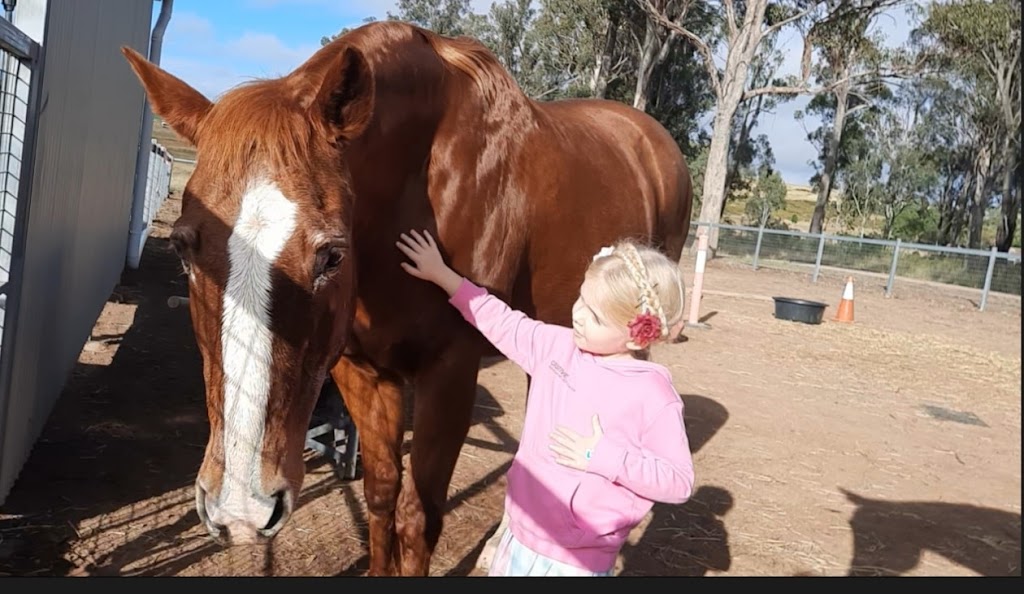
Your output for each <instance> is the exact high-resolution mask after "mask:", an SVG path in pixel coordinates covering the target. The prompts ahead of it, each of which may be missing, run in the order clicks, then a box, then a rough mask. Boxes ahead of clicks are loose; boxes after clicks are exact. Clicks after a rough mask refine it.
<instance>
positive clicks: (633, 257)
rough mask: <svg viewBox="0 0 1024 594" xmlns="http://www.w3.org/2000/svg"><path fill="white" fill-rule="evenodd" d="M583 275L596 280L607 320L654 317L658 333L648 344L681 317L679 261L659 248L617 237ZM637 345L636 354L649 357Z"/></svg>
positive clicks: (620, 322) (599, 304)
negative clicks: (616, 240) (641, 316)
mask: <svg viewBox="0 0 1024 594" xmlns="http://www.w3.org/2000/svg"><path fill="white" fill-rule="evenodd" d="M586 277H587V278H589V279H593V280H594V281H597V282H595V283H594V294H595V299H596V300H597V304H596V305H597V307H598V308H599V309H600V310H601V313H602V314H604V316H605V317H606V318H607V319H608V321H609V323H612V324H617V325H619V326H621V327H623V328H627V327H629V325H630V323H631V322H633V321H634V320H636V319H637V316H638V315H641V314H644V313H649V314H651V315H652V316H654V317H655V318H657V319H658V321H659V323H660V329H661V334H660V336H659V337H658V338H656V339H655V340H653V341H652V342H651V343H650V344H656V343H658V342H662V341H664V340H667V339H668V338H670V337H669V331H670V329H671V328H672V327H673V326H675V325H676V324H678V323H679V321H680V320H682V319H683V308H684V306H685V305H686V296H685V295H686V292H685V290H684V288H683V276H682V273H681V272H680V271H679V265H678V264H677V263H676V262H673V261H672V260H671V259H669V258H668V257H667V256H666V255H665V254H663V253H662V252H660V251H658V250H656V249H654V248H651V247H648V246H646V245H643V244H638V243H637V242H634V241H629V240H623V241H619V242H618V243H616V244H615V245H614V247H611V248H603V249H602V250H601V251H600V252H598V254H597V255H596V256H595V257H594V260H593V261H592V262H591V263H590V266H589V267H587V271H586ZM650 344H648V345H640V346H641V347H642V348H641V350H640V352H638V353H635V354H636V355H637V356H639V357H640V358H647V357H649V354H648V350H649V349H648V348H647V347H649V346H650Z"/></svg>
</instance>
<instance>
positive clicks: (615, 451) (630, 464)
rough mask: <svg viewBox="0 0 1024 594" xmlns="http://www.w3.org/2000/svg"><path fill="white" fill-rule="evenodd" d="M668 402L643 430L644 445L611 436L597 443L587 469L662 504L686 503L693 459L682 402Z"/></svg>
mask: <svg viewBox="0 0 1024 594" xmlns="http://www.w3.org/2000/svg"><path fill="white" fill-rule="evenodd" d="M676 400H677V401H676V402H673V403H671V404H668V405H666V406H665V407H664V408H662V409H661V410H660V411H658V412H657V414H655V415H654V420H653V422H651V424H650V425H649V426H648V427H647V429H645V430H644V433H643V445H642V446H641V448H633V447H627V446H624V445H622V444H620V443H618V442H616V441H613V440H612V439H610V438H608V436H607V435H606V436H604V437H602V438H601V440H600V441H599V442H598V443H597V447H596V448H595V449H594V452H593V456H592V458H591V460H590V465H589V466H588V468H587V472H590V473H594V474H598V475H600V476H603V477H604V478H606V479H608V480H610V481H612V482H615V483H618V484H620V485H622V486H623V487H626V488H627V489H629V490H630V491H633V492H634V493H636V494H637V495H639V496H641V497H644V498H645V499H650V500H651V501H660V502H662V503H685V502H686V501H687V500H688V499H689V498H690V495H691V493H692V492H693V479H694V473H693V460H692V458H691V456H690V443H689V439H688V438H687V435H686V427H685V425H684V424H683V403H682V401H680V400H678V397H676Z"/></svg>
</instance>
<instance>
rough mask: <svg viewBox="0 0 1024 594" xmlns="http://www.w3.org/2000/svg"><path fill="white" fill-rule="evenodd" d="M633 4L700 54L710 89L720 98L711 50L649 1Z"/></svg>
mask: <svg viewBox="0 0 1024 594" xmlns="http://www.w3.org/2000/svg"><path fill="white" fill-rule="evenodd" d="M635 2H636V3H637V5H639V6H640V8H642V9H643V10H644V12H646V13H647V14H648V15H649V16H650V17H651V18H653V19H654V21H655V22H657V23H658V24H659V25H661V26H662V27H665V28H666V29H668V30H669V31H674V32H676V33H678V34H679V35H680V36H682V37H684V38H686V39H687V40H688V41H689V42H690V43H691V44H692V45H693V47H695V48H696V49H697V51H698V52H700V54H701V56H703V57H704V68H705V69H706V70H707V71H708V77H709V78H710V79H711V88H712V90H714V92H715V96H716V97H721V96H722V82H721V79H720V78H719V75H718V66H716V65H715V58H714V56H713V55H712V54H711V48H710V47H708V44H706V43H704V40H703V39H701V38H700V37H698V36H696V35H694V34H693V33H692V32H691V31H690V30H689V29H687V28H686V27H683V26H682V25H681V24H678V23H675V22H673V21H671V20H669V19H668V18H667V17H665V15H664V14H662V13H661V11H659V10H658V9H657V8H655V7H654V5H653V4H651V0H635Z"/></svg>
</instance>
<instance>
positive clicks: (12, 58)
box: [0, 46, 32, 348]
mask: <svg viewBox="0 0 1024 594" xmlns="http://www.w3.org/2000/svg"><path fill="white" fill-rule="evenodd" d="M31 76H32V68H31V67H30V66H29V65H27V64H26V63H25V62H24V57H23V56H20V55H18V54H17V53H15V52H14V51H12V49H9V48H8V47H6V46H0V337H2V336H3V330H4V325H5V322H6V309H7V308H6V305H7V294H8V291H9V288H10V285H9V284H8V283H9V282H11V272H12V271H11V268H12V264H13V253H14V245H15V236H16V232H17V226H18V225H17V224H18V214H19V212H20V211H19V209H18V200H19V191H20V188H21V173H22V157H23V154H22V153H23V152H24V138H25V123H26V121H27V115H28V96H29V85H30V82H31ZM0 348H2V340H0Z"/></svg>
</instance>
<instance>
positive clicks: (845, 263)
mask: <svg viewBox="0 0 1024 594" xmlns="http://www.w3.org/2000/svg"><path fill="white" fill-rule="evenodd" d="M700 227H713V228H717V229H718V251H717V254H716V255H717V256H731V257H738V258H742V259H749V261H750V263H751V265H752V267H753V268H754V269H755V270H757V269H758V268H759V267H761V266H765V265H766V263H770V262H786V263H790V264H802V265H806V266H808V267H812V273H811V279H812V282H817V281H818V277H819V275H820V274H821V270H822V268H836V269H841V270H849V271H858V272H871V273H877V274H881V275H887V277H888V280H887V282H886V285H885V294H886V296H891V295H892V293H893V290H894V287H895V285H896V283H897V281H898V280H899V279H914V280H919V281H929V282H937V283H942V284H948V285H957V286H961V287H967V288H971V289H978V290H979V291H981V300H980V302H979V305H978V309H979V310H981V311H984V310H985V305H986V303H987V302H988V298H989V294H990V293H992V292H998V293H1007V294H1011V295H1020V294H1021V255H1020V254H1012V253H1003V252H999V251H997V250H996V248H995V247H993V248H991V249H990V250H975V249H967V248H958V247H945V246H938V245H927V244H920V243H908V242H904V241H901V240H899V239H897V240H895V241H887V240H884V239H872V238H866V237H852V236H846V235H830V234H827V233H820V234H811V233H804V232H802V231H790V230H783V229H768V228H764V227H745V226H741V225H727V224H723V223H716V224H708V223H699V222H693V223H691V229H692V230H693V233H695V232H696V230H697V229H698V228H700Z"/></svg>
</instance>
